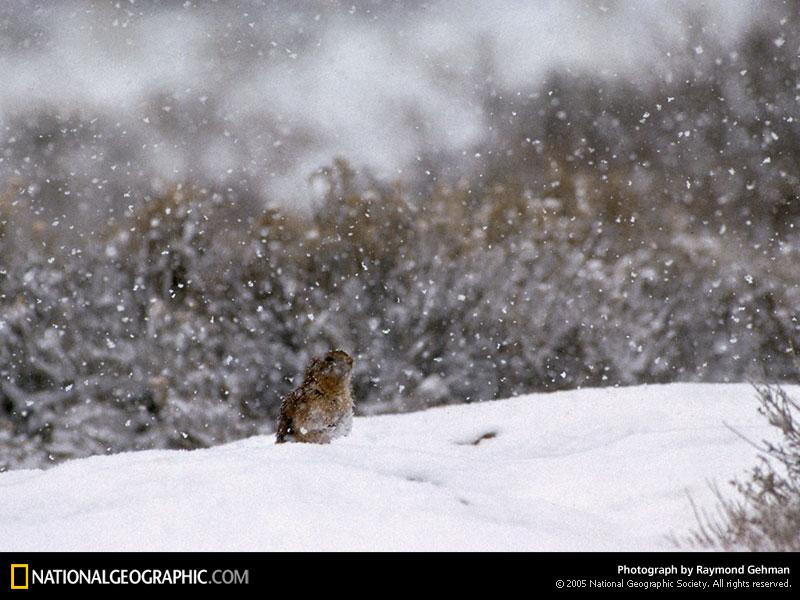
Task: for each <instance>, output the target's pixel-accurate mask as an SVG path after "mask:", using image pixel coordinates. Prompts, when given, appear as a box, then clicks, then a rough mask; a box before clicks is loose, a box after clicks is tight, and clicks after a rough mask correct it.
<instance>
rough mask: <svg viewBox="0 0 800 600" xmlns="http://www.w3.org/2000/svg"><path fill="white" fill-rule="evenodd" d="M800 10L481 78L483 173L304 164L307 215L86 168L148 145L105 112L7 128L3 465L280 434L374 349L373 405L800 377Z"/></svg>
mask: <svg viewBox="0 0 800 600" xmlns="http://www.w3.org/2000/svg"><path fill="white" fill-rule="evenodd" d="M786 23H788V24H787V25H785V26H783V25H782V27H783V29H782V30H781V32H780V33H779V34H780V35H781V36H783V37H782V38H781V39H783V40H784V43H781V44H780V45H778V44H775V43H774V38H775V36H776V35H778V34H777V33H775V32H774V31H765V30H759V29H758V28H754V30H753V31H752V32H751V33H750V35H749V36H748V37H747V38H746V39H745V40H744V41H742V42H741V44H740V47H739V49H738V51H737V52H728V53H724V54H720V53H719V52H717V54H716V55H715V52H716V51H718V49H716V50H715V49H714V48H711V47H709V48H708V50H707V51H706V52H704V53H703V54H702V56H701V57H700V58H697V57H695V59H693V60H692V61H688V62H686V64H676V65H671V66H670V68H674V69H675V72H673V73H671V74H670V75H669V77H665V78H664V80H663V81H656V82H655V83H653V84H652V85H650V86H649V87H648V86H644V87H636V86H633V85H632V84H631V83H629V82H625V81H623V80H614V81H608V80H602V79H598V78H596V77H594V76H593V75H587V74H568V73H556V74H552V75H551V76H550V78H549V79H547V80H546V81H545V82H544V84H543V85H542V86H539V87H537V88H535V89H534V88H532V89H530V90H522V91H520V90H517V91H514V92H513V93H511V91H508V92H506V91H504V90H498V89H494V88H493V87H492V85H490V84H489V83H487V84H486V86H485V87H482V88H481V89H482V90H483V92H482V93H485V94H486V102H485V110H486V119H487V121H488V122H489V124H490V126H491V130H492V132H493V133H494V135H493V137H492V139H490V140H488V141H487V142H486V144H485V146H484V147H480V148H476V149H475V150H476V152H475V154H476V155H480V156H481V157H482V158H481V160H480V162H479V163H478V164H476V165H472V166H470V164H471V163H469V161H467V160H466V159H465V158H464V157H463V156H460V155H459V156H438V157H436V158H435V159H434V158H430V157H428V158H426V159H425V165H426V169H427V172H426V173H425V174H424V176H421V177H419V178H414V177H408V178H406V179H404V180H402V181H398V182H386V181H382V180H379V179H376V178H374V177H372V176H371V175H370V174H369V173H366V172H363V171H359V170H358V169H356V168H354V167H353V166H352V165H350V164H348V163H347V161H345V160H343V159H337V160H334V161H333V162H332V164H330V165H329V166H327V167H325V168H322V169H320V170H319V171H318V172H317V173H315V175H314V176H313V178H312V179H313V180H314V181H313V182H312V183H313V184H314V185H313V187H314V188H315V189H319V190H321V194H320V195H319V197H318V199H317V203H316V204H315V205H314V206H312V207H311V209H310V210H307V211H306V210H299V209H298V210H294V209H292V208H276V207H274V206H271V205H270V204H269V202H268V201H267V200H265V199H264V198H262V197H261V196H260V195H259V194H258V193H255V192H253V191H251V187H250V185H249V183H248V182H247V181H246V180H242V181H226V182H213V183H212V182H206V181H200V180H198V181H194V182H187V183H184V184H182V185H174V186H172V187H168V186H165V185H164V184H163V183H162V182H160V181H158V180H154V179H153V178H150V177H149V176H148V175H147V174H146V173H145V174H141V173H137V171H136V170H135V169H132V168H127V169H119V171H123V170H124V171H125V173H124V174H120V175H119V180H115V179H114V178H113V177H112V178H111V181H106V180H105V179H102V178H96V177H93V172H92V171H91V168H90V167H88V166H85V165H84V166H83V167H81V168H80V169H77V168H75V169H73V168H72V166H71V163H69V158H70V156H73V157H74V156H76V155H81V154H82V149H83V148H85V147H89V149H90V151H91V152H92V153H95V152H96V154H97V156H98V157H104V158H103V160H104V161H105V162H104V163H103V164H104V165H105V166H104V167H103V168H104V169H105V167H108V169H109V170H110V169H111V168H112V167H113V166H116V165H120V164H126V161H127V163H130V162H131V160H130V157H129V156H127V155H126V151H127V150H128V149H130V148H133V146H134V145H135V144H133V142H130V141H126V140H123V141H122V146H121V147H118V148H117V149H116V151H115V152H104V151H103V148H102V147H95V145H94V144H101V142H102V141H103V140H106V139H117V138H115V136H114V135H111V134H110V133H109V134H108V135H104V134H103V132H105V131H106V129H104V128H107V127H108V124H107V123H106V124H104V120H103V119H97V120H95V119H92V120H90V122H89V123H88V124H87V123H83V121H84V118H83V117H82V116H81V115H80V114H75V115H69V116H65V117H59V118H55V117H54V118H52V119H48V118H45V119H38V118H32V121H31V123H27V122H26V121H24V120H23V121H20V122H17V123H12V124H11V125H10V126H9V127H10V128H9V130H8V131H9V133H10V134H11V135H12V136H13V139H15V140H16V142H15V143H14V144H13V148H12V149H11V150H10V151H9V155H8V162H7V163H4V164H12V163H14V164H16V162H14V161H17V162H19V164H21V165H22V166H21V167H20V169H18V171H19V174H18V175H14V176H13V177H10V176H9V177H8V180H7V181H6V182H5V183H4V185H5V187H4V188H3V191H2V193H0V469H2V468H10V467H20V466H35V465H41V464H48V463H49V462H51V461H57V460H61V459H63V458H67V457H73V456H85V455H89V454H95V453H102V452H117V451H121V450H127V449H135V448H152V447H175V448H195V447H205V446H209V445H212V444H216V443H220V442H223V441H226V440H230V439H235V438H239V437H242V436H246V435H250V434H252V433H255V432H258V431H268V430H270V429H271V427H272V422H273V419H274V417H275V414H276V412H277V409H278V405H279V401H280V397H281V396H282V395H283V394H284V393H286V392H288V391H289V390H290V389H291V387H292V378H294V377H295V376H296V375H297V374H298V373H299V372H300V371H301V370H302V368H303V366H304V364H305V363H306V361H307V360H308V359H309V358H310V356H311V355H312V354H314V353H318V352H322V351H325V350H327V349H328V348H329V347H331V346H342V347H344V348H346V349H348V350H349V351H351V352H354V353H356V355H357V363H356V370H355V374H354V387H355V392H356V397H357V399H358V408H359V411H361V412H362V413H374V412H389V411H403V410H417V409H421V408H425V407H428V406H432V405H436V404H443V403H457V402H470V401H479V400H486V399H491V398H499V397H507V396H512V395H516V394H521V393H525V392H532V391H543V390H555V389H562V388H573V387H578V386H599V385H627V384H635V383H641V382H667V381H674V380H703V381H740V380H742V379H746V378H748V377H749V376H752V375H755V376H759V377H761V376H764V377H766V378H768V379H770V380H778V381H797V380H798V372H797V369H796V367H795V362H794V361H795V359H796V356H797V354H798V348H800V321H799V320H798V319H800V287H798V280H800V272H798V268H799V267H798V265H800V256H798V254H800V244H798V241H800V236H799V235H798V227H799V226H800V220H799V219H800V211H798V206H799V204H798V192H799V191H800V190H798V186H799V185H800V184H799V183H798V182H800V170H799V169H800V160H798V159H800V143H798V142H799V140H798V135H800V133H799V132H800V130H799V129H798V125H797V123H796V122H795V120H794V117H792V115H793V114H794V111H795V108H796V106H795V105H796V100H795V93H796V92H795V91H793V90H794V87H793V86H788V85H787V82H793V81H794V79H795V78H796V73H797V72H798V70H800V63H799V62H798V59H797V57H796V55H795V54H794V50H793V49H796V48H797V47H798V45H800V35H798V33H797V32H796V31H794V29H792V28H791V23H792V21H787V22H786ZM690 52H693V51H691V49H690ZM698 73H699V74H698ZM742 73H744V74H742ZM701 75H702V76H701ZM491 81H492V79H491V78H489V79H487V82H491ZM176 118H177V116H176ZM181 118H189V117H186V116H185V115H184V116H183V117H181ZM190 120H191V119H190ZM62 130H63V131H67V132H68V135H67V137H66V139H61V138H60V137H59V132H60V131H62ZM112 130H113V128H112ZM179 131H180V128H178V129H176V130H175V132H176V135H179ZM127 139H133V138H127ZM90 143H91V144H90ZM87 145H88V146H87ZM60 149H61V150H63V152H61V150H60ZM26 158H27V159H28V160H26ZM84 158H85V156H84ZM17 159H18V160H17ZM767 159H769V160H767ZM420 160H421V161H422V160H423V159H422V157H420ZM4 168H5V167H4ZM103 172H104V173H106V174H107V172H108V171H105V170H104V171H103ZM115 172H117V171H115ZM74 173H77V175H74V176H73V174H74ZM101 188H102V189H101ZM67 192H70V194H71V196H69V197H78V198H81V199H82V200H81V201H80V202H79V203H78V204H77V209H76V212H75V215H79V216H78V217H75V216H74V215H73V218H80V215H83V214H84V213H83V212H81V210H82V209H81V208H80V207H81V206H83V204H84V203H85V202H84V201H85V200H87V199H96V200H97V202H98V205H101V206H105V204H104V203H108V213H107V216H104V218H102V219H99V221H98V222H94V221H92V222H90V223H86V224H83V227H75V226H74V225H68V223H67V217H66V215H65V214H64V213H59V212H58V211H59V210H61V209H62V208H63V207H64V205H65V202H66V201H65V194H66V193H67ZM95 195H96V198H95ZM119 198H122V199H123V204H122V205H117V204H118V199H119ZM114 199H117V200H114ZM115 202H116V203H117V204H115Z"/></svg>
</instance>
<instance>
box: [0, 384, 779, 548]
mask: <svg viewBox="0 0 800 600" xmlns="http://www.w3.org/2000/svg"><path fill="white" fill-rule="evenodd" d="M756 407H757V401H756V399H755V394H754V392H753V390H752V388H751V387H750V386H748V385H709V384H673V385H664V386H646V387H632V388H624V389H603V390H581V391H575V392H562V393H555V394H548V395H530V396H525V397H520V398H516V399H512V400H503V401H496V402H487V403H482V404H473V405H461V406H452V407H447V408H441V409H434V410H429V411H426V412H420V413H415V414H407V415H397V416H384V417H372V418H360V419H357V420H356V422H355V424H354V427H353V434H352V435H351V436H350V437H349V438H346V439H343V440H337V441H336V442H334V443H333V444H331V445H328V446H311V445H300V444H286V445H281V446H276V445H274V443H273V439H272V438H271V437H254V438H251V439H247V440H244V441H241V442H237V443H233V444H228V445H226V446H222V447H218V448H213V449H210V450H199V451H192V452H187V451H149V452H136V453H128V454H120V455H116V456H107V457H94V458H89V459H83V460H75V461H72V462H69V463H66V464H64V465H62V466H59V467H56V468H53V469H50V470H47V471H13V472H9V473H5V474H2V475H0V506H2V507H3V510H2V513H1V514H0V551H10V550H16V551H22V550H25V551H28V550H35V551H41V550H523V549H524V550H660V549H670V548H671V545H670V543H669V542H668V540H667V539H666V537H665V536H666V535H667V534H669V533H670V532H676V533H680V532H685V531H686V530H687V529H688V528H691V527H692V526H693V525H694V522H693V518H692V511H691V508H690V505H689V501H688V499H687V490H688V491H689V492H690V493H691V494H692V496H693V498H694V499H695V500H696V501H698V502H699V503H700V505H701V506H706V507H712V506H713V504H714V499H713V496H712V494H711V493H710V491H709V488H708V482H709V481H717V482H719V483H720V484H723V485H722V488H723V489H726V486H725V485H724V484H725V482H726V481H727V480H728V479H729V478H731V476H734V475H738V474H741V473H742V472H743V471H744V470H745V469H747V468H749V467H750V466H752V465H753V464H754V460H755V454H756V451H755V450H754V449H753V448H752V447H751V446H749V445H748V444H747V443H746V442H745V441H743V440H742V439H740V438H739V437H737V436H736V435H735V434H734V433H732V432H731V431H730V430H729V429H728V428H726V427H725V424H724V423H728V424H729V425H731V426H732V427H734V428H735V429H737V430H738V431H740V432H742V433H744V434H745V435H747V436H748V437H750V438H751V439H755V440H761V439H762V438H763V437H765V436H766V435H767V434H768V433H769V431H768V430H769V429H770V428H769V427H768V426H766V425H765V423H764V421H763V419H761V418H760V417H759V416H758V414H757V413H756Z"/></svg>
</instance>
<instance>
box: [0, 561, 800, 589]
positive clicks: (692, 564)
mask: <svg viewBox="0 0 800 600" xmlns="http://www.w3.org/2000/svg"><path fill="white" fill-rule="evenodd" d="M447 558H450V559H453V558H455V563H454V564H457V565H458V568H457V569H455V570H453V569H452V568H451V567H449V566H447V565H448V562H450V563H451V564H453V561H452V560H450V561H448V560H447ZM799 563H800V561H799V560H798V555H797V554H773V553H764V554H752V553H730V554H722V553H652V554H649V553H586V554H581V553H530V554H514V555H511V554H501V553H498V554H459V555H454V556H450V557H445V556H444V555H442V554H436V555H430V554H359V555H355V556H353V555H347V554H268V553H213V552H212V553H103V554H93V553H63V554H58V553H25V552H20V553H14V554H10V553H4V554H2V555H0V594H7V593H11V594H24V593H31V592H34V591H36V590H39V591H45V592H48V593H49V592H54V591H56V592H57V591H62V590H66V589H67V588H80V589H81V591H82V592H83V591H92V590H96V591H101V592H104V593H107V592H113V590H114V588H117V587H127V588H129V589H131V588H140V589H147V588H152V587H158V588H165V587H176V588H182V587H187V586H188V587H207V588H209V590H210V591H219V590H221V589H222V588H232V589H231V591H234V592H235V591H239V590H241V591H245V590H246V591H259V592H262V591H263V592H267V593H272V594H275V593H291V592H298V591H302V592H303V593H311V592H319V591H323V592H326V591H327V592H330V591H333V590H337V589H340V586H343V587H342V588H341V589H343V590H344V589H347V588H350V587H353V586H355V587H358V586H359V583H360V582H361V578H362V577H367V576H368V577H369V580H370V581H376V579H375V577H381V578H385V579H386V580H388V581H391V582H392V584H391V588H392V592H394V593H396V592H400V591H402V590H403V588H407V591H408V592H409V593H411V592H415V591H416V592H419V591H420V588H419V586H420V585H421V582H422V581H428V582H431V581H440V582H442V581H451V582H453V583H458V584H462V585H463V584H472V583H474V584H476V585H478V584H481V583H482V584H484V585H488V586H489V587H490V588H491V587H492V586H497V585H504V586H505V585H508V584H510V583H518V584H524V586H525V588H526V590H528V591H531V592H532V591H548V592H555V593H556V594H557V595H564V594H570V595H572V594H575V593H579V594H593V593H631V592H633V593H643V592H644V593H646V592H656V593H663V592H671V593H681V594H685V593H716V592H734V591H735V592H743V591H744V592H747V591H749V592H758V593H759V594H763V593H773V594H776V593H777V594H781V593H783V594H785V593H796V590H795V574H796V573H797V571H798V568H800V564H799ZM498 578H499V579H498ZM57 588H61V590H58V589H57Z"/></svg>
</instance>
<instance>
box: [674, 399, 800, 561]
mask: <svg viewBox="0 0 800 600" xmlns="http://www.w3.org/2000/svg"><path fill="white" fill-rule="evenodd" d="M757 391H758V396H759V400H760V403H761V407H760V409H759V412H761V414H763V415H764V417H765V418H766V419H767V420H768V422H769V424H770V425H772V426H773V427H775V428H777V429H778V430H779V431H780V433H781V438H780V439H781V441H780V442H776V443H771V442H764V446H763V447H762V448H761V450H762V455H761V457H760V463H759V465H758V466H756V467H754V468H753V470H752V471H751V473H750V476H749V477H748V478H746V479H740V480H736V481H732V482H731V484H732V485H733V486H734V487H735V489H736V491H737V495H736V496H735V497H734V498H732V499H730V498H727V497H725V496H723V495H722V494H721V493H720V492H719V491H718V492H717V495H718V497H719V500H720V505H719V512H718V514H717V516H716V517H714V516H709V515H707V514H699V513H697V512H696V514H695V516H696V517H697V519H698V528H697V529H696V530H695V531H694V532H693V533H692V535H691V536H690V537H689V539H688V540H686V541H687V543H688V544H691V545H695V546H698V547H701V548H706V549H716V550H725V551H729V552H730V551H734V550H747V551H750V552H797V551H798V550H800V423H798V421H797V415H798V411H800V403H798V402H797V400H795V399H793V398H791V397H790V396H789V395H788V394H787V393H786V391H785V390H783V389H782V388H780V387H776V386H762V387H759V388H757Z"/></svg>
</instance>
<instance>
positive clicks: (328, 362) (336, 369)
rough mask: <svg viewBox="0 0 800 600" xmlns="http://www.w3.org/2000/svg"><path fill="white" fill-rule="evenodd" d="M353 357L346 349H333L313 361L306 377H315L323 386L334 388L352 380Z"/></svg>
mask: <svg viewBox="0 0 800 600" xmlns="http://www.w3.org/2000/svg"><path fill="white" fill-rule="evenodd" d="M352 372H353V358H352V357H351V356H350V355H349V354H348V353H347V352H345V351H344V350H331V351H330V352H328V353H327V354H326V355H325V356H323V357H322V358H315V359H314V360H312V361H311V364H310V365H309V367H308V371H307V372H306V377H311V378H313V379H314V380H315V381H316V382H317V383H319V384H320V385H322V387H323V388H325V389H329V390H333V389H335V388H337V387H339V386H342V385H347V384H348V383H349V382H350V375H351V374H352Z"/></svg>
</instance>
